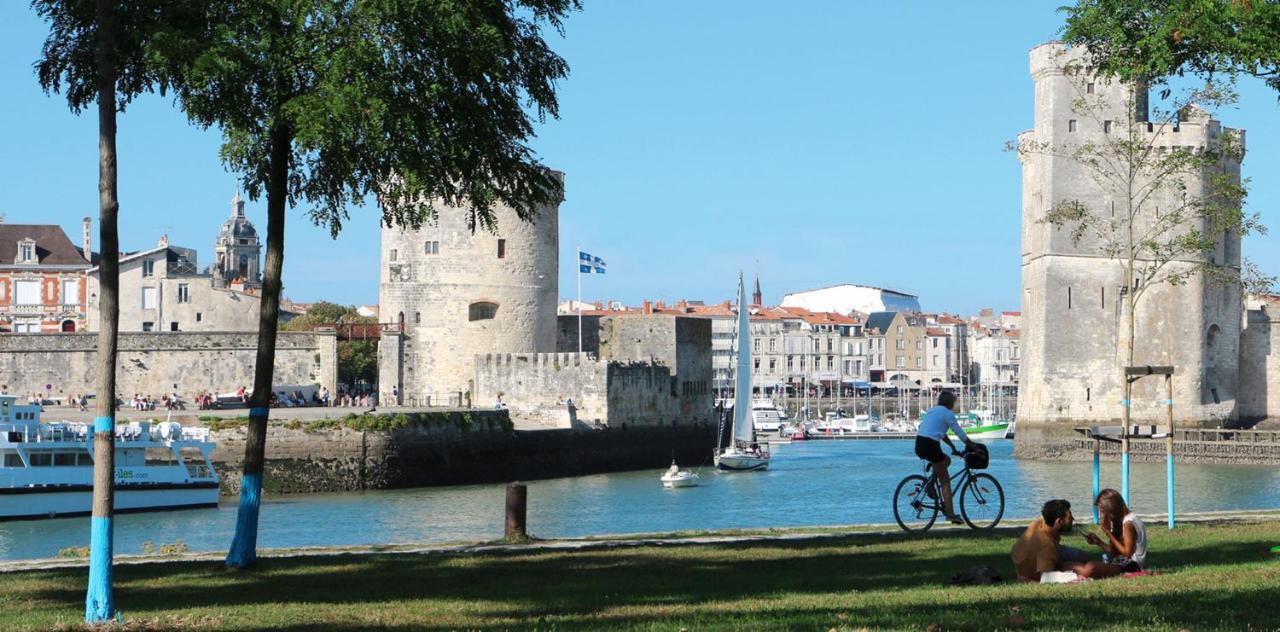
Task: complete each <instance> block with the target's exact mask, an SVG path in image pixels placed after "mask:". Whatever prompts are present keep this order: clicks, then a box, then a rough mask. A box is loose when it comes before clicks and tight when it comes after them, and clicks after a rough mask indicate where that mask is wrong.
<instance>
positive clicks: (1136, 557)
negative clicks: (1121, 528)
mask: <svg viewBox="0 0 1280 632" xmlns="http://www.w3.org/2000/svg"><path fill="white" fill-rule="evenodd" d="M1124 523H1132V524H1133V537H1134V543H1133V556H1132V557H1130V558H1129V559H1131V560H1133V561H1134V562H1136V563H1137V564H1138V568H1141V569H1142V570H1146V569H1147V526H1146V525H1144V524H1142V520H1141V519H1139V518H1138V517H1137V516H1136V515H1134V514H1133V512H1129V513H1127V514H1125V515H1124Z"/></svg>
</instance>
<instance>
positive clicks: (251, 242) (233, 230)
mask: <svg viewBox="0 0 1280 632" xmlns="http://www.w3.org/2000/svg"><path fill="white" fill-rule="evenodd" d="M213 253H214V259H215V261H216V263H214V265H213V284H214V287H227V286H229V285H231V283H232V282H239V283H243V284H244V285H245V287H259V286H261V285H262V273H261V271H260V269H259V263H258V262H259V260H260V255H261V253H262V243H261V242H260V241H259V240H258V231H257V229H255V228H254V227H253V223H252V222H250V221H249V219H248V218H247V217H245V215H244V200H242V199H240V192H239V191H237V192H236V196H235V197H233V198H231V217H230V218H228V219H227V221H226V222H224V223H223V224H222V229H221V230H219V231H218V240H217V241H216V242H214V247H213Z"/></svg>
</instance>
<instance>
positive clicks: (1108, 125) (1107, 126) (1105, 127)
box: [1102, 121, 1111, 134]
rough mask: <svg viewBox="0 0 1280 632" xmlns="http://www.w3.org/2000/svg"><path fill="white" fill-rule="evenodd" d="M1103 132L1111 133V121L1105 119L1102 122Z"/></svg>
mask: <svg viewBox="0 0 1280 632" xmlns="http://www.w3.org/2000/svg"><path fill="white" fill-rule="evenodd" d="M1102 133H1104V134H1110V133H1111V121H1103V122H1102Z"/></svg>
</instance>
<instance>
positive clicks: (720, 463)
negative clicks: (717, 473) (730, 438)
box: [716, 453, 769, 472]
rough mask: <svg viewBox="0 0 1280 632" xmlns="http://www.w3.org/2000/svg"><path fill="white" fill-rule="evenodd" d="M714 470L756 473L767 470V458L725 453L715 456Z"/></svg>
mask: <svg viewBox="0 0 1280 632" xmlns="http://www.w3.org/2000/svg"><path fill="white" fill-rule="evenodd" d="M716 468H718V469H721V470H724V471H726V472H756V471H760V470H765V469H768V468H769V459H768V457H758V456H755V455H751V454H737V453H727V454H720V455H718V456H716Z"/></svg>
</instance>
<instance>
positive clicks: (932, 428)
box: [916, 390, 973, 524]
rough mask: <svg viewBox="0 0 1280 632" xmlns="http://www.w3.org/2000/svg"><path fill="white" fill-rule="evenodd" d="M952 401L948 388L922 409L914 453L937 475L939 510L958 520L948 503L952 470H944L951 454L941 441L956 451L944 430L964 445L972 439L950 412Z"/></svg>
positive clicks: (954, 520)
mask: <svg viewBox="0 0 1280 632" xmlns="http://www.w3.org/2000/svg"><path fill="white" fill-rule="evenodd" d="M955 405H956V394H955V393H953V392H951V391H948V390H944V391H942V392H941V393H938V405H937V406H934V407H933V408H930V409H929V410H927V411H925V413H924V415H922V416H921V417H920V428H919V429H918V430H917V431H916V456H918V457H920V458H922V459H924V460H926V461H928V462H929V464H930V465H931V466H932V467H933V471H934V473H936V474H937V475H938V486H939V487H941V488H942V513H944V514H946V516H947V519H948V520H950V521H951V523H952V524H961V523H962V522H963V521H962V520H960V518H959V517H957V516H956V512H955V509H953V505H952V503H951V472H950V471H948V470H947V468H948V467H950V466H951V457H949V456H947V455H946V454H945V453H943V451H942V442H943V441H946V442H947V446H948V447H950V448H951V450H952V451H955V446H954V445H952V443H951V439H949V438H948V437H947V430H951V431H952V432H954V433H955V434H956V436H957V437H960V440H961V441H964V445H965V448H966V449H968V448H969V447H970V446H972V445H973V442H972V441H970V440H969V437H968V435H966V434H965V433H964V430H962V429H961V428H960V424H959V423H958V422H957V421H956V414H955V412H953V409H954V408H955Z"/></svg>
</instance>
